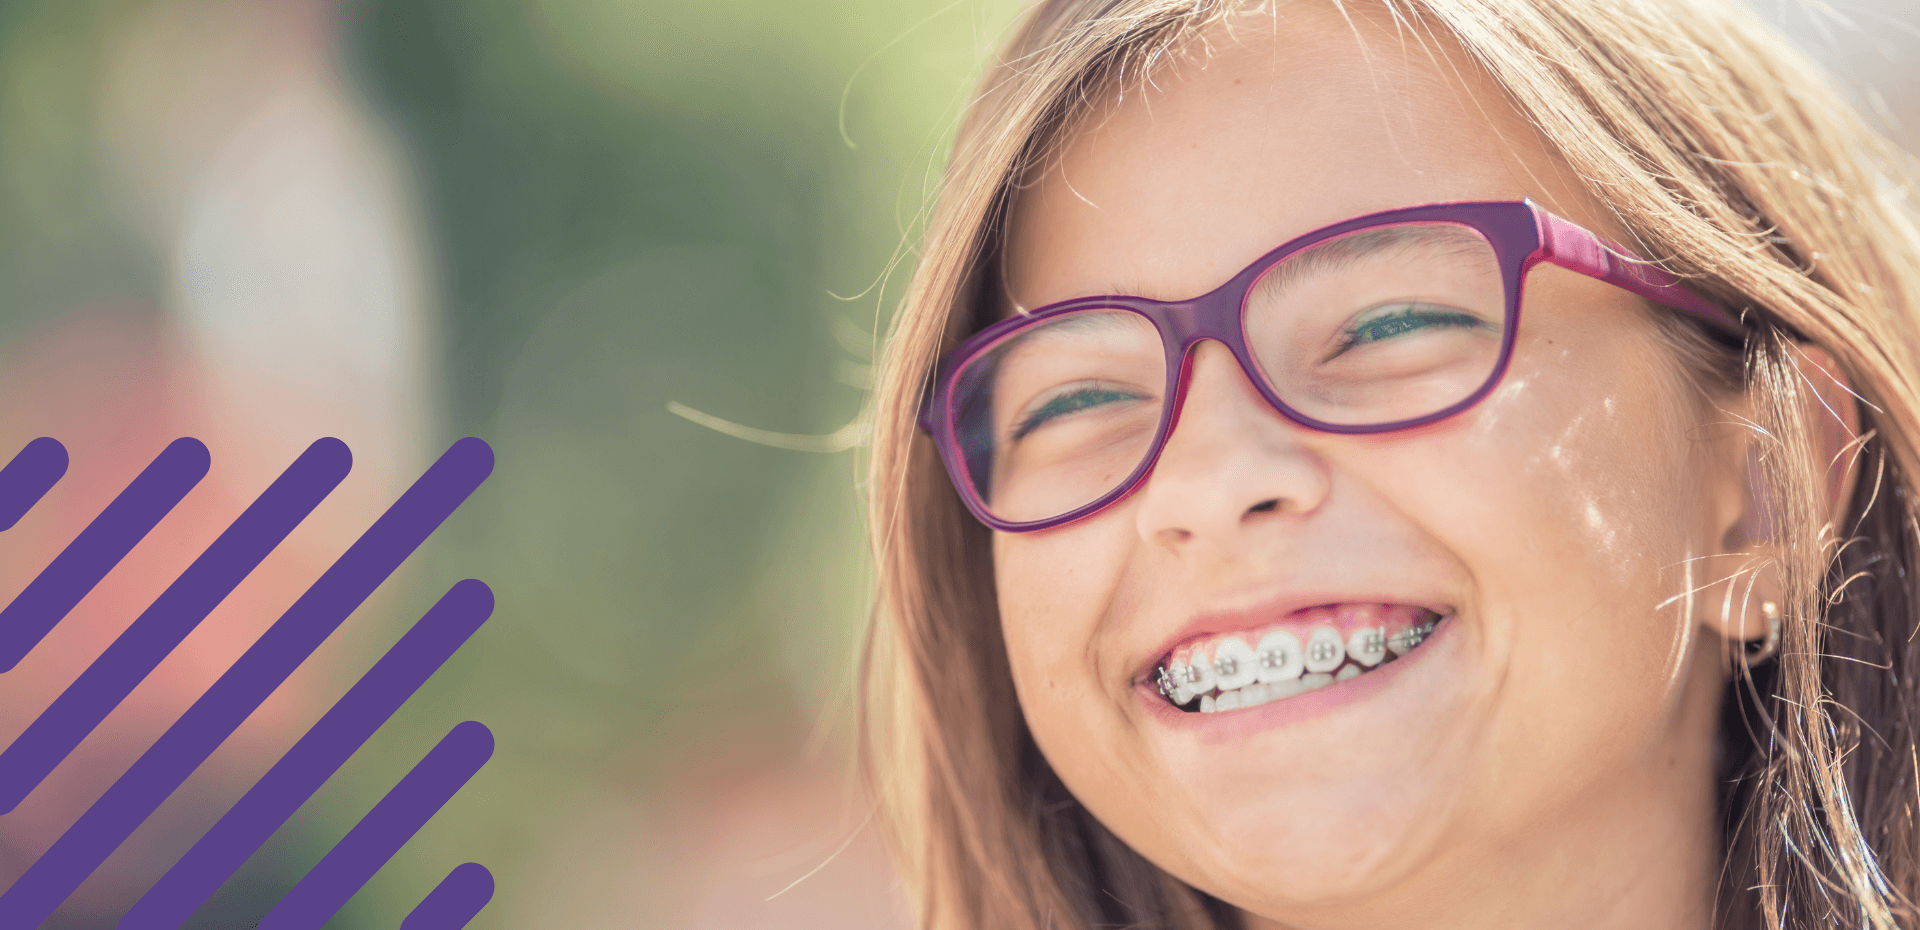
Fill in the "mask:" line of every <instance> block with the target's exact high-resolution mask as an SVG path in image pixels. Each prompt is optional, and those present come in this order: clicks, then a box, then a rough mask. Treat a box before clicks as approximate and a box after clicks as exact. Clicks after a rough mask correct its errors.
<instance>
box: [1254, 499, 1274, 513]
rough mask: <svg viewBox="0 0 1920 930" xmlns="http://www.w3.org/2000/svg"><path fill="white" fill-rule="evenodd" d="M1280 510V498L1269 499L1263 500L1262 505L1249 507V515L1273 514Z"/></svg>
mask: <svg viewBox="0 0 1920 930" xmlns="http://www.w3.org/2000/svg"><path fill="white" fill-rule="evenodd" d="M1279 508H1280V498H1277V497H1273V498H1268V499H1267V500H1263V501H1261V502H1260V503H1258V504H1255V505H1253V506H1252V507H1248V508H1247V512H1248V513H1272V512H1273V511H1275V510H1278V509H1279Z"/></svg>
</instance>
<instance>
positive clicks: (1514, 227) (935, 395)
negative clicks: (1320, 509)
mask: <svg viewBox="0 0 1920 930" xmlns="http://www.w3.org/2000/svg"><path fill="white" fill-rule="evenodd" d="M1426 222H1440V223H1454V224H1457V225H1460V226H1465V227H1467V228H1469V229H1472V230H1474V231H1476V232H1478V233H1480V235H1481V236H1482V237H1484V238H1485V239H1486V240H1487V242H1488V244H1490V245H1491V246H1492V247H1493V251H1494V254H1495V256H1496V257H1497V259H1498V261H1499V265H1500V275H1501V282H1502V284H1503V286H1504V287H1505V289H1506V301H1507V306H1506V327H1505V329H1504V331H1503V332H1502V334H1501V341H1500V358H1499V361H1498V362H1497V363H1496V364H1495V365H1494V368H1493V374H1492V375H1491V376H1489V377H1488V378H1487V381H1486V383H1485V384H1482V385H1481V386H1480V388H1479V389H1478V390H1476V391H1474V392H1473V393H1472V394H1470V395H1468V396H1467V398H1466V399H1465V400H1462V401H1460V402H1459V403H1456V404H1454V405H1452V406H1450V407H1447V408H1445V409H1443V410H1439V411H1437V412H1434V413H1430V414H1427V415H1425V416H1421V417H1415V418H1413V419H1410V420H1397V421H1394V422H1391V423H1376V424H1364V425H1349V424H1339V423H1327V422H1324V421H1321V420H1316V419H1314V418H1312V417H1309V416H1307V415H1306V414H1303V413H1301V412H1299V411H1297V410H1295V409H1293V408H1292V407H1289V406H1288V405H1287V403H1286V402H1285V401H1283V400H1281V399H1280V397H1279V395H1277V394H1276V393H1275V392H1274V389H1273V386H1272V385H1271V384H1269V383H1268V381H1267V378H1266V376H1265V375H1263V374H1261V372H1260V366H1259V364H1258V363H1256V362H1255V361H1254V358H1253V354H1252V352H1251V351H1250V350H1249V349H1248V347H1247V341H1246V331H1245V328H1244V325H1245V316H1244V311H1245V309H1246V300H1247V296H1248V294H1249V293H1250V292H1251V291H1252V289H1253V286H1254V284H1255V283H1256V282H1258V281H1259V280H1260V276H1261V275H1263V274H1265V273H1266V271H1267V270H1268V269H1269V268H1271V267H1272V266H1273V265H1274V264H1275V263H1276V262H1279V261H1280V260H1281V259H1283V258H1286V257H1287V256H1288V255H1291V254H1292V253H1294V252H1298V251H1300V250H1301V249H1304V248H1307V247H1309V246H1312V245H1314V244H1316V243H1319V242H1322V241H1324V240H1327V239H1331V238H1333V237H1335V236H1341V235H1345V234H1347V233H1351V232H1354V231H1357V230H1361V229H1367V228H1370V227H1376V226H1392V225H1397V224H1401V223H1426ZM1543 261H1544V262H1548V263H1550V264H1554V265H1559V266H1560V267H1562V268H1567V269H1570V270H1572V271H1577V272H1579V273H1581V274H1583V275H1586V276H1588V277H1591V278H1597V279H1599V280H1601V281H1605V282H1607V283H1608V284H1612V285H1614V286H1616V287H1619V288H1622V289H1624V290H1627V291H1630V292H1632V293H1634V294H1638V295H1639V296H1641V297H1645V298H1646V299H1648V300H1651V301H1653V302H1655V303H1658V304H1661V305H1664V306H1667V307H1671V308H1673V309H1676V310H1680V311H1682V312H1685V313H1688V314H1691V315H1692V316H1694V317H1697V318H1699V319H1700V320H1702V321H1704V322H1706V323H1707V324H1709V325H1710V326H1712V327H1713V328H1714V329H1715V330H1717V331H1719V332H1720V333H1721V334H1722V335H1725V336H1728V337H1730V338H1732V339H1733V340H1736V341H1738V340H1743V339H1744V336H1745V333H1746V327H1744V326H1742V325H1741V323H1740V321H1739V319H1738V318H1736V317H1735V316H1734V315H1733V314H1731V313H1728V312H1727V311H1726V310H1724V309H1722V308H1720V307H1717V306H1714V305H1713V304H1710V303H1708V302H1706V301H1705V300H1702V299H1701V298H1700V297H1698V296H1697V295H1695V294H1694V293H1693V292H1692V291H1689V290H1687V289H1686V287H1685V286H1684V285H1682V284H1681V282H1680V279H1678V278H1676V277H1674V276H1673V275H1672V274H1670V273H1668V272H1667V271H1666V270H1665V269H1662V268H1660V267H1659V266H1657V265H1654V264H1652V263H1651V262H1648V261H1646V260H1644V259H1640V258H1636V257H1634V256H1633V253H1631V252H1628V251H1627V250H1625V249H1623V248H1621V247H1620V246H1618V245H1615V244H1614V243H1611V242H1608V241H1606V240H1605V239H1602V238H1600V237H1599V236H1596V235H1594V234H1593V233H1591V232H1588V231H1587V230H1586V229H1583V228H1581V227H1580V226H1578V225H1575V224H1574V223H1572V222H1570V221H1568V220H1565V219H1562V218H1561V217H1558V216H1555V215H1554V214H1552V213H1549V212H1547V211H1546V210H1544V209H1542V208H1541V207H1540V206H1538V205H1537V204H1535V203H1534V202H1533V201H1532V200H1523V201H1489V202H1471V203H1435V204H1426V205H1422V206H1417V207H1404V208H1401V209H1397V210H1387V211H1384V212H1380V213H1370V214H1367V215H1365V216H1359V217H1355V218H1353V219H1350V220H1345V221H1342V222H1339V223H1335V224H1333V225H1331V226H1324V227H1321V228H1320V229H1316V230H1314V231H1312V232H1310V233H1307V234H1305V235H1302V236H1298V237H1296V238H1294V239H1292V240H1291V241H1289V242H1287V243H1286V244H1285V245H1282V246H1280V247H1279V248H1277V249H1274V250H1273V251H1271V252H1268V253H1267V254H1265V255H1262V256H1260V258H1259V259H1257V260H1255V261H1254V262H1253V263H1252V264H1250V265H1248V266H1247V267H1245V268H1243V269H1241V271H1240V273H1238V274H1236V275H1234V276H1233V278H1232V279H1230V280H1228V281H1227V282H1226V283H1225V284H1222V285H1220V286H1219V287H1217V288H1214V289H1213V290H1211V291H1209V292H1207V293H1205V294H1202V295H1200V296H1199V297H1195V298H1192V299H1190V300H1176V301H1161V300H1149V299H1147V298H1145V297H1129V296H1125V295H1113V294H1108V295H1100V296H1094V297H1077V298H1074V299H1072V300H1065V301H1061V302H1059V303H1053V304H1048V305H1047V306H1044V307H1041V308H1039V309H1037V310H1034V311H1032V312H1029V313H1024V314H1021V315H1019V316H1015V317H1011V318H1009V319H1005V320H1001V321H1000V322H998V323H995V324H993V325H992V326H989V327H987V328H986V329H984V330H981V331H980V332H979V333H978V334H976V335H974V336H973V337H972V338H969V339H968V340H967V341H965V342H962V343H961V344H960V345H958V346H956V347H955V348H954V349H953V350H952V351H951V352H948V353H947V354H946V355H945V356H943V357H942V358H941V359H940V363H939V365H938V366H937V367H936V368H935V369H934V381H933V390H932V391H931V392H929V394H928V395H927V397H926V399H925V401H923V402H922V404H921V407H920V417H919V422H920V428H921V429H924V430H926V431H927V432H928V433H930V434H931V435H932V436H933V440H934V445H935V447H937V448H938V449H939V451H940V459H941V461H942V462H943V463H944V464H945V465H946V468H947V474H948V476H949V477H950V478H952V480H953V485H954V488H955V489H956V490H958V491H959V492H960V498H961V500H962V501H963V502H965V503H966V505H967V509H968V510H970V511H972V512H973V515H974V516H975V517H977V518H979V520H980V522H982V523H985V524H986V525H988V526H990V527H992V528H994V529H996V530H1001V531H1004V532H1010V533H1023V532H1032V531H1034V530H1043V529H1048V528H1050V527H1055V526H1060V525H1061V524H1065V523H1070V522H1072V521H1074V520H1078V519H1081V518H1083V517H1087V516H1091V515H1092V514H1094V513H1097V512H1099V511H1100V510H1103V509H1105V508H1106V507H1108V506H1110V505H1112V504H1113V503H1115V502H1116V501H1119V500H1121V499H1122V498H1125V497H1126V496H1127V495H1129V494H1131V493H1133V492H1134V491H1135V490H1136V489H1138V488H1139V486H1140V484H1141V483H1142V482H1143V481H1145V480H1146V477H1147V475H1149V474H1151V473H1152V471H1153V467H1154V465H1155V463H1157V462H1158V461H1159V459H1160V453H1161V452H1162V451H1163V450H1164V449H1165V448H1166V444H1167V437H1168V436H1170V435H1172V434H1173V428H1174V426H1175V425H1177V424H1178V423H1179V421H1180V410H1181V408H1182V407H1183V406H1184V404H1185V402H1186V393H1187V382H1188V380H1189V379H1190V378H1191V376H1192V365H1191V364H1190V362H1189V359H1190V357H1191V355H1192V352H1193V348H1194V346H1196V345H1198V344H1199V343H1200V342H1201V341H1202V340H1205V339H1213V340H1216V341H1218V342H1220V343H1221V344H1223V345H1225V346H1226V347H1227V349H1228V350H1229V351H1231V352H1232V353H1233V357H1234V359H1235V360H1236V361H1238V362H1239V364H1240V368H1241V370H1242V371H1244V372H1245V373H1246V375H1247V377H1248V380H1250V381H1252V382H1253V383H1254V385H1255V386H1256V387H1258V388H1259V390H1260V394H1261V396H1263V397H1265V398H1266V400H1267V403H1268V404H1270V405H1271V406H1272V407H1273V408H1274V409H1275V410H1277V411H1279V412H1280V414H1281V415H1282V416H1284V417H1286V418H1287V419H1288V420H1291V421H1293V422H1294V423H1297V424H1299V425H1301V426H1303V427H1306V428H1307V429H1311V430H1316V431H1319V432H1325V433H1341V434H1347V435H1362V434H1372V433H1389V432H1393V431H1395V430H1403V429H1412V428H1414V427H1417V426H1425V425H1426V424H1429V423H1434V422H1437V421H1440V420H1444V419H1446V418H1448V417H1451V416H1453V415H1455V414H1457V413H1460V412H1461V411H1463V410H1466V409H1468V408H1469V407H1472V406H1473V405H1475V404H1477V403H1479V402H1480V401H1481V400H1483V399H1485V398H1486V396H1487V395H1488V394H1490V393H1492V392H1493V389H1494V388H1495V387H1497V386H1499V384H1500V381H1501V379H1502V378H1504V377H1505V376H1506V373H1507V363H1508V362H1509V361H1511V360H1512V358H1513V346H1514V338H1515V334H1516V333H1517V332H1518V331H1519V323H1520V304H1521V298H1522V291H1523V289H1524V287H1525V283H1526V275H1527V272H1528V271H1529V270H1530V269H1532V267H1533V266H1534V265H1536V264H1538V263H1540V262H1543ZM1092 309H1103V310H1127V311H1131V312H1133V313H1137V314H1139V315H1141V316H1143V317H1145V318H1147V319H1148V320H1149V321H1151V322H1152V323H1153V325H1154V328H1155V329H1156V330H1158V331H1159V333H1160V341H1161V344H1162V345H1164V346H1165V347H1166V352H1167V382H1168V383H1167V390H1168V392H1169V393H1170V394H1171V395H1172V397H1173V402H1172V403H1170V404H1167V405H1166V409H1165V410H1163V411H1161V414H1160V423H1159V425H1158V426H1157V427H1156V432H1155V434H1154V437H1153V444H1152V446H1151V451H1149V452H1148V453H1147V455H1146V456H1145V457H1143V458H1142V459H1141V462H1140V466H1139V467H1138V468H1136V469H1134V472H1133V474H1131V475H1129V476H1127V478H1126V480H1124V481H1122V482H1120V483H1119V484H1118V485H1117V486H1115V488H1114V489H1113V490H1112V491H1110V492H1108V493H1107V494H1105V495H1103V496H1101V497H1099V498H1098V499H1096V500H1093V501H1091V502H1089V503H1087V504H1085V505H1083V506H1081V507H1077V508H1075V509H1073V510H1071V511H1068V512H1067V513H1064V514H1061V515H1060V516H1057V517H1050V518H1048V519H1045V520H1032V521H1027V522H1024V523H1017V522H1011V521H1007V520H1002V519H1000V518H998V517H995V516H994V515H993V514H992V513H991V512H989V511H988V510H987V507H986V503H985V502H984V501H982V500H980V497H979V493H978V492H977V491H976V490H974V485H973V481H972V480H971V478H970V477H969V475H968V472H967V464H966V455H965V453H964V452H963V451H962V450H961V448H960V441H959V437H958V436H957V435H955V432H954V418H953V409H952V404H953V388H954V377H955V375H956V373H958V372H959V371H961V370H962V369H963V368H964V367H965V366H966V364H967V363H968V362H970V361H972V360H973V359H974V358H975V357H976V356H978V355H980V354H981V353H983V352H986V351H988V350H990V349H992V348H994V347H995V346H997V345H998V344H999V343H1001V342H1002V341H1004V340H1005V339H1007V338H1008V337H1010V336H1013V335H1014V334H1016V333H1018V332H1021V331H1022V330H1025V329H1027V328H1028V327H1031V326H1035V325H1038V324H1039V323H1042V322H1044V321H1046V320H1048V319H1051V318H1053V317H1056V316H1061V315H1063V314H1067V313H1073V312H1076V311H1082V310H1092Z"/></svg>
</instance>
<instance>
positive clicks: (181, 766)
mask: <svg viewBox="0 0 1920 930" xmlns="http://www.w3.org/2000/svg"><path fill="white" fill-rule="evenodd" d="M492 470H493V450H492V449H489V448H488V447H487V444H486V443H484V442H481V441H480V440H478V439H472V438H468V439H462V440H460V441H459V442H456V443H454V444H453V446H452V447H451V448H449V449H447V451H446V453H445V454H443V455H441V456H440V459H439V461H436V462H434V463H433V465H432V466H431V467H429V468H428V469H427V472H426V474H423V475H421V476H420V479H419V480H418V481H415V482H414V483H413V486H412V487H410V488H408V489H407V491H406V493H404V494H402V495H400V499H399V500H398V501H395V502H394V504H393V506H392V507H389V508H387V512H386V513H384V514H381V515H380V519H378V520H375V521H374V524H373V526H372V527H369V528H368V529H367V531H366V532H365V533H363V534H361V536H360V538H359V539H358V540H356V541H355V542H354V544H353V545H352V546H351V547H349V548H348V549H347V551H346V553H345V554H344V555H342V556H340V558H339V559H338V560H336V561H335V562H334V563H333V565H332V566H331V567H329V568H328V569H327V571H326V573H325V574H323V575H321V576H320V580H318V581H316V582H314V583H313V586H312V587H310V588H308V589H307V591H306V593H305V594H302V595H301V596H300V599H299V600H297V601H295V602H294V604H293V606H292V607H289V608H287V612H286V613H285V614H282V615H281V617H280V619H279V620H276V621H274V624H273V626H272V627H270V628H269V629H268V630H267V632H265V633H264V634H262V635H261V636H260V639H259V640H257V641H255V642H254V644H253V645H252V646H251V647H249V648H248V649H247V651H246V653H245V654H243V655H242V656H241V657H240V660H239V661H238V662H235V663H234V665H233V667H232V668H230V669H228V670H227V672H226V674H224V675H221V676H220V680H219V681H216V682H214V683H213V687H211V688H208V689H207V692H206V693H205V694H203V695H201V696H200V699H199V700H197V701H195V702H194V703H193V706H192V707H189V708H187V712H186V713H185V714H184V715H182V716H181V717H180V719H179V720H177V721H175V722H174V724H173V726H170V727H168V728H167V732H165V733H163V734H161V735H160V739H159V740H157V741H155V742H154V744H153V745H152V746H151V747H149V748H148V749H147V751H146V752H145V753H142V754H141V756H140V758H139V759H137V760H135V761H134V763H133V765H132V767H130V768H128V769H127V771H126V773H125V774H123V775H121V776H120V779H119V780H118V781H115V782H114V783H113V786H112V787H110V788H108V789H107V791H106V793H105V794H103V795H101V796H100V800H98V801H95V802H94V803H93V806H92V807H89V808H87V811H86V813H84V814H81V815H80V819H79V820H77V821H75V822H74V824H73V826H72V827H70V828H68V829H67V832H66V833H64V834H61V836H60V838H59V839H58V840H55V841H54V843H53V846H52V847H51V848H49V849H48V850H47V851H46V852H45V853H44V854H42V855H41V856H40V858H39V859H38V860H35V862H34V863H33V865H32V866H30V867H29V868H28V869H27V871H26V873H25V874H23V875H21V876H20V877H19V878H18V879H16V880H15V881H14V883H13V885H12V886H11V887H9V888H8V889H7V891H6V893H5V894H0V928H9V930H10V928H13V927H23V928H24V927H33V926H38V925H39V924H40V922H41V921H44V920H46V919H47V917H48V916H49V915H51V914H52V913H53V911H54V909H55V908H57V907H59V906H60V902H62V901H65V900H66V899H67V897H68V896H69V895H71V894H73V890H74V889H75V888H77V887H79V885H80V883H81V882H82V881H84V880H85V879H86V877H87V876H88V875H91V874H93V870H95V869H97V868H99V867H100V863H101V862H103V861H105V860H106V858H107V856H108V855H109V854H111V853H112V852H113V851H114V850H115V849H116V848H118V847H119V846H120V844H121V843H123V842H125V841H126V839H127V836H128V834H130V833H132V832H133V830H134V828H135V827H138V826H139V825H140V823H141V822H142V821H144V820H146V818H147V817H149V816H151V815H152V814H153V811H154V809H155V808H157V807H159V806H160V802H162V801H164V800H166V798H167V796H168V795H170V794H172V793H173V791H174V789H176V788H179V787H180V783H181V782H183V781H185V780H186V778H187V776H188V775H190V774H192V773H193V770H194V769H195V768H198V767H199V765H200V763H202V762H205V761H206V759H207V756H209V755H211V754H212V753H213V750H214V749H215V748H217V747H218V746H219V745H220V743H221V742H222V741H223V740H225V739H226V738H227V737H228V736H229V735H231V734H232V733H233V731H234V729H235V728H237V727H239V726H240V723H241V722H242V721H244V720H246V718H247V716H248V715H249V714H252V713H253V711H254V710H255V709H256V708H258V707H259V706H260V702H261V701H264V700H266V698H267V695H269V694H271V693H272V692H273V689H275V688H277V687H279V686H280V683H281V682H283V681H285V680H286V679H287V676H288V675H291V674H292V673H293V670H294V669H295V668H297V667H299V665H300V663H301V662H303V661H305V660H306V658H307V656H308V655H310V654H312V652H313V650H314V649H316V648H318V647H319V645H320V643H321V642H323V641H324V640H325V639H326V638H327V637H328V636H329V635H331V634H332V633H333V631H334V629H335V628H336V627H338V626H339V625H340V623H341V622H342V621H344V620H345V619H346V618H347V615H348V614H350V613H352V612H353V610H354V608H356V607H358V606H360V603H361V602H362V601H364V600H366V599H367V596H368V595H370V594H372V593H373V589H374V588H376V587H378V586H379V584H380V582H381V581H384V580H385V579H386V577H387V576H388V575H391V574H392V573H393V571H394V569H396V568H398V567H399V566H400V563H401V561H402V560H404V559H405V558H406V557H407V556H408V555H409V554H411V553H412V552H413V550H414V549H416V548H418V547H419V546H420V544H421V543H422V542H425V541H426V538H427V536H428V535H429V534H431V533H432V532H433V531H434V530H435V529H436V528H438V527H439V526H440V524H441V523H442V522H444V521H445V520H446V518H447V517H448V516H449V515H450V514H452V513H453V510H454V508H456V507H458V506H460V503H461V502H462V501H464V500H466V499H467V496H468V495H469V494H472V493H473V489H474V488H476V487H479V485H480V482H482V481H485V480H486V477H487V474H488V473H489V472H491V471H492Z"/></svg>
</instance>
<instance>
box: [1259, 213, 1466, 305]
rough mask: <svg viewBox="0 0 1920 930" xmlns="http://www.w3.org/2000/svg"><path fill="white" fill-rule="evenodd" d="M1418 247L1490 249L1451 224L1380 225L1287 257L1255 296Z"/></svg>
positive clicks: (1262, 281)
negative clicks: (1378, 256)
mask: <svg viewBox="0 0 1920 930" xmlns="http://www.w3.org/2000/svg"><path fill="white" fill-rule="evenodd" d="M1421 246H1450V247H1453V248H1457V249H1461V250H1468V249H1481V250H1486V249H1489V246H1488V245H1487V241H1486V240H1485V239H1482V238H1481V237H1480V236H1479V234H1477V233H1475V232H1474V231H1472V230H1470V229H1468V228H1466V227H1464V226H1456V225H1454V224H1451V223H1417V224H1416V223H1408V224H1405V225H1401V226H1383V227H1379V228H1375V229H1369V230H1366V231H1364V232H1359V233H1355V234H1353V235H1349V236H1342V237H1340V238H1337V239H1333V240H1331V241H1328V242H1319V243H1315V244H1313V245H1310V246H1307V247H1306V248H1305V249H1302V250H1300V251H1298V252H1294V253H1293V254H1291V255H1288V256H1287V257H1286V258H1284V259H1282V260H1281V264H1280V265H1279V266H1278V268H1277V269H1276V272H1275V273H1272V274H1268V275H1266V276H1264V277H1262V278H1261V279H1260V283H1259V285H1258V286H1257V287H1255V288H1254V294H1256V295H1265V294H1270V293H1272V292H1274V291H1276V290H1283V289H1285V288H1287V287H1290V286H1292V285H1293V284H1295V283H1297V282H1299V281H1301V280H1303V279H1306V278H1312V277H1317V276H1319V275H1324V274H1332V273H1336V272H1340V271H1345V270H1347V269H1349V268H1352V267H1353V266H1355V265H1357V264H1359V263H1360V261H1361V260H1362V259H1366V258H1371V257H1373V256H1376V255H1382V254H1385V253H1388V252H1392V251H1404V250H1408V249H1412V248H1417V247H1421Z"/></svg>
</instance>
